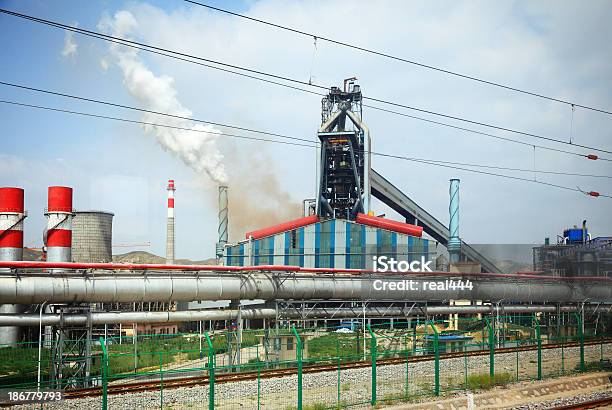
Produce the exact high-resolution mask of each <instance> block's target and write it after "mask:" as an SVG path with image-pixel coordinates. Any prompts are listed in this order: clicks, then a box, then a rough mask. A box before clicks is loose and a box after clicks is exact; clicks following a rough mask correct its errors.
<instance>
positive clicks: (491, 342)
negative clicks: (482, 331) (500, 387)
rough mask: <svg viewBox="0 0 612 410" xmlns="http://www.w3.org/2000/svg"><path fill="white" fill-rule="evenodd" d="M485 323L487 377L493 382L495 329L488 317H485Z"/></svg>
mask: <svg viewBox="0 0 612 410" xmlns="http://www.w3.org/2000/svg"><path fill="white" fill-rule="evenodd" d="M485 323H486V324H487V331H488V332H489V335H488V336H489V377H490V378H491V381H493V380H494V379H495V329H493V327H492V326H491V321H490V320H489V318H488V317H485Z"/></svg>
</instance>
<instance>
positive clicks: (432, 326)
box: [429, 321, 440, 396]
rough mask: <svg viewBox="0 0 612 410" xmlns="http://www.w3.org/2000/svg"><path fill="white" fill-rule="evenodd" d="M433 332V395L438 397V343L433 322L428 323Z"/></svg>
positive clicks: (436, 330)
mask: <svg viewBox="0 0 612 410" xmlns="http://www.w3.org/2000/svg"><path fill="white" fill-rule="evenodd" d="M429 326H431V328H432V330H433V331H434V394H435V395H436V396H439V395H440V343H439V334H438V329H436V327H435V326H434V322H433V321H432V322H429Z"/></svg>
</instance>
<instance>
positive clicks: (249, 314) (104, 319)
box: [0, 305, 611, 326]
mask: <svg viewBox="0 0 612 410" xmlns="http://www.w3.org/2000/svg"><path fill="white" fill-rule="evenodd" d="M610 308H611V307H610V306H607V307H601V306H585V307H584V309H585V310H586V311H594V310H596V309H597V310H598V311H600V312H604V313H605V312H606V311H609V310H610ZM579 310H580V307H579V306H560V307H558V306H552V305H523V306H520V305H516V306H514V305H511V306H499V307H497V306H494V305H488V306H483V305H480V306H424V307H420V306H419V307H411V306H406V307H403V308H400V307H390V308H389V307H368V308H366V309H365V316H366V317H369V318H385V317H387V318H391V317H393V318H401V317H411V316H434V315H448V314H493V313H497V314H514V313H540V312H545V313H555V312H563V313H566V312H577V311H579ZM241 315H242V318H243V319H274V318H276V317H277V312H276V310H275V309H271V308H243V309H242V311H241ZM237 316H238V310H237V309H224V310H191V311H170V312H99V313H91V314H90V315H79V314H64V315H57V314H46V315H42V316H39V315H38V314H15V315H7V314H5V315H0V326H13V325H17V324H18V325H20V326H39V325H40V324H42V325H43V326H51V325H58V324H60V323H62V324H64V325H65V326H75V325H76V326H79V325H86V324H87V323H88V320H91V324H93V325H101V324H112V323H124V324H132V323H166V322H168V323H176V322H197V321H201V320H202V321H205V320H231V319H235V318H236V317H237ZM363 316H364V310H363V309H362V308H359V307H356V308H313V309H310V308H309V309H305V310H303V311H302V310H299V309H298V310H295V311H286V312H283V318H289V319H344V318H361V317H363Z"/></svg>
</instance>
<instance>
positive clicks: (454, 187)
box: [447, 179, 461, 263]
mask: <svg viewBox="0 0 612 410" xmlns="http://www.w3.org/2000/svg"><path fill="white" fill-rule="evenodd" d="M449 194H450V205H449V207H448V211H449V213H450V223H449V226H448V231H449V237H448V246H447V248H448V254H449V259H450V263H457V262H459V259H460V256H461V239H459V180H458V179H451V180H450V190H449Z"/></svg>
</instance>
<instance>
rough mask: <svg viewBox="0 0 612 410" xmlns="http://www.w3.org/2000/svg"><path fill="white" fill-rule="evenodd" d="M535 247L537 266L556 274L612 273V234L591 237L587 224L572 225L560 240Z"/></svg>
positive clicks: (592, 274)
mask: <svg viewBox="0 0 612 410" xmlns="http://www.w3.org/2000/svg"><path fill="white" fill-rule="evenodd" d="M544 242H545V244H544V245H543V246H538V247H535V248H533V267H534V270H536V271H540V272H545V273H547V274H550V275H556V276H605V277H611V276H612V237H609V236H607V237H597V238H591V235H590V234H589V232H588V229H587V226H586V220H585V221H583V224H582V227H581V228H578V227H577V226H575V225H574V227H573V228H568V229H565V230H564V231H563V235H558V236H557V243H556V244H550V239H549V238H546V240H545V241H544Z"/></svg>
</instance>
